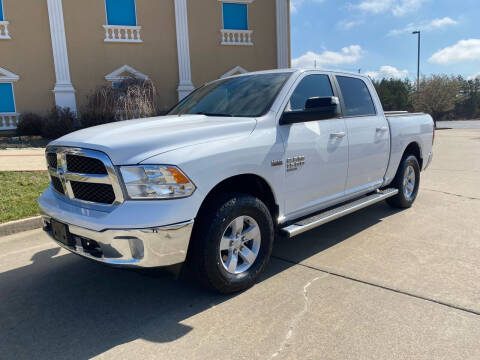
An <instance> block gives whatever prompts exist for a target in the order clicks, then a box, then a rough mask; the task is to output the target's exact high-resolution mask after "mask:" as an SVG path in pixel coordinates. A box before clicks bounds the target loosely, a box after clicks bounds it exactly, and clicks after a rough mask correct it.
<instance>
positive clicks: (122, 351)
mask: <svg viewBox="0 0 480 360" xmlns="http://www.w3.org/2000/svg"><path fill="white" fill-rule="evenodd" d="M472 124H474V123H472ZM466 127H467V128H462V129H451V130H440V131H437V133H436V139H435V146H434V152H435V158H434V160H433V163H432V165H431V167H430V168H429V169H428V170H427V171H426V172H424V173H422V178H421V185H420V193H419V197H418V199H417V201H416V203H415V205H414V206H413V207H412V208H411V209H408V210H405V211H398V210H394V209H391V208H390V207H389V206H388V205H387V204H386V203H379V204H376V205H374V206H373V207H371V208H367V209H364V210H362V211H360V212H358V213H355V214H352V215H349V216H347V217H345V218H342V219H339V220H337V221H335V222H332V223H329V224H327V225H325V226H323V227H320V228H318V229H315V230H312V231H310V232H308V233H305V234H303V235H301V236H299V237H297V238H294V239H290V240H279V241H278V242H277V243H276V245H275V248H274V255H273V258H272V260H271V263H270V265H269V266H268V268H267V271H266V274H265V275H264V276H263V277H262V279H261V281H260V282H259V283H258V284H257V285H256V286H254V287H253V288H252V289H250V290H248V291H245V292H243V293H240V294H236V295H233V296H219V295H216V294H213V293H209V292H207V291H204V290H202V289H201V288H199V287H197V286H196V285H195V284H192V283H190V282H188V281H186V280H175V279H174V278H173V277H172V275H170V274H169V273H167V272H165V271H151V272H135V271H126V270H118V269H112V268H108V267H105V266H101V265H99V264H95V263H92V262H90V261H86V260H84V259H81V258H79V257H77V256H75V255H72V254H70V253H68V252H66V251H64V250H60V249H59V248H58V247H57V246H56V245H55V244H54V243H53V242H52V241H51V240H49V239H48V238H47V237H46V236H45V235H44V234H42V231H41V230H33V231H29V232H25V233H20V234H16V235H12V236H9V237H4V238H0V319H1V320H0V358H2V359H6V358H15V359H32V358H36V359H47V358H48V359H50V358H79V359H86V358H91V357H99V358H127V357H128V358H143V359H150V358H151V359H162V360H165V359H220V358H221V359H272V358H273V359H463V360H465V359H479V358H480V340H479V339H480V282H479V279H480V186H479V185H480V160H479V159H480V127H477V129H468V127H469V126H466ZM472 127H473V126H472Z"/></svg>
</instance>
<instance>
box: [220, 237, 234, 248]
mask: <svg viewBox="0 0 480 360" xmlns="http://www.w3.org/2000/svg"><path fill="white" fill-rule="evenodd" d="M230 241H232V239H230V238H228V237H227V236H222V239H221V240H220V251H223V250H228V248H229V247H230Z"/></svg>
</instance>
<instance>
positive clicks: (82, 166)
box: [67, 154, 107, 174]
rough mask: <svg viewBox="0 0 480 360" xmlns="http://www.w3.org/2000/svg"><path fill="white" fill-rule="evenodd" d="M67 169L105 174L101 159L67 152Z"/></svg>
mask: <svg viewBox="0 0 480 360" xmlns="http://www.w3.org/2000/svg"><path fill="white" fill-rule="evenodd" d="M67 170H68V171H71V172H75V173H80V174H107V169H106V168H105V165H104V164H103V162H102V161H100V160H98V159H94V158H90V157H85V156H78V155H70V154H67Z"/></svg>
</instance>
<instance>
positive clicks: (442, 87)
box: [413, 75, 461, 126]
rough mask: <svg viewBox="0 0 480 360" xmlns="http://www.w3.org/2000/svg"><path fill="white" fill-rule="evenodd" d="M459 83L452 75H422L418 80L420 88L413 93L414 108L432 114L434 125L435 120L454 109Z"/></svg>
mask: <svg viewBox="0 0 480 360" xmlns="http://www.w3.org/2000/svg"><path fill="white" fill-rule="evenodd" d="M460 85H461V84H460V82H459V81H458V79H457V78H456V77H453V76H447V75H432V76H431V77H429V78H426V77H423V78H422V79H421V81H420V90H419V91H418V92H416V93H415V94H414V99H413V103H414V107H415V110H417V111H424V112H427V113H429V114H430V115H432V117H433V120H434V121H435V126H436V123H437V120H439V119H441V117H442V116H443V115H445V114H446V113H448V112H450V111H453V110H454V109H455V103H456V101H457V95H458V93H459V90H460Z"/></svg>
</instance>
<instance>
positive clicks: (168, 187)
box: [120, 165, 195, 199]
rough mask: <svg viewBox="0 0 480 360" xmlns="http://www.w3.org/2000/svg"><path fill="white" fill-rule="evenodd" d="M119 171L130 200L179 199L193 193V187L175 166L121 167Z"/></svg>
mask: <svg viewBox="0 0 480 360" xmlns="http://www.w3.org/2000/svg"><path fill="white" fill-rule="evenodd" d="M120 171H121V173H122V177H123V181H124V183H125V187H126V189H127V193H128V196H129V197H130V198H131V199H171V198H181V197H187V196H190V195H192V194H193V192H194V191H195V185H193V183H192V182H191V181H190V180H189V179H188V178H187V176H186V175H185V174H184V173H183V172H182V171H181V170H180V169H178V168H176V167H175V166H161V165H135V166H122V167H120Z"/></svg>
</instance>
